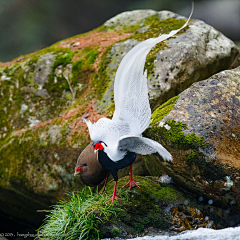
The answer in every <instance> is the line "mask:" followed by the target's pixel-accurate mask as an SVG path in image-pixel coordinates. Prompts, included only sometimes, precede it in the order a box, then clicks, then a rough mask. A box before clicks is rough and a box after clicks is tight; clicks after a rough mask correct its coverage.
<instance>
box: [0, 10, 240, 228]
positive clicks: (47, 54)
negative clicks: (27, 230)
mask: <svg viewBox="0 0 240 240" xmlns="http://www.w3.org/2000/svg"><path fill="white" fill-rule="evenodd" d="M185 20H186V18H184V17H181V16H178V15H176V14H174V13H171V12H168V11H163V12H156V11H152V10H150V11H149V10H141V11H133V12H128V13H123V14H121V15H118V16H117V17H116V18H113V19H111V20H109V21H108V22H106V23H105V24H104V25H102V26H101V27H99V28H97V29H95V30H93V31H91V32H89V33H85V34H82V35H78V36H75V37H72V38H70V39H66V40H63V41H60V42H58V43H56V44H54V45H52V46H50V47H48V48H46V49H43V50H40V51H38V52H35V53H32V54H28V55H25V56H21V57H19V58H17V59H15V60H13V61H12V62H8V63H0V95H1V101H0V113H1V114H0V165H1V168H0V202H1V204H0V211H2V212H3V213H4V214H6V215H10V216H13V217H15V218H18V219H22V218H23V216H24V221H25V222H28V223H30V224H31V223H32V219H35V220H36V219H37V217H36V210H39V208H40V210H41V209H44V208H47V206H48V205H49V204H53V203H55V202H56V201H57V200H59V199H60V198H61V197H63V196H64V193H65V192H66V191H71V190H76V189H79V188H82V187H83V184H81V182H80V180H79V179H74V178H73V172H74V166H75V163H76V160H77V157H78V155H79V154H80V152H81V150H82V149H83V148H84V147H85V146H86V145H87V144H88V143H89V141H90V139H89V136H88V132H87V128H86V126H85V124H83V122H82V120H81V119H82V116H83V115H84V116H85V117H88V118H89V119H90V120H92V121H96V120H97V119H99V118H100V117H101V116H106V117H111V116H112V114H113V111H114V103H113V82H114V75H115V72H116V69H117V67H118V65H119V63H120V61H121V59H122V58H123V56H124V55H125V54H126V53H127V52H128V51H129V50H130V49H131V48H132V47H133V46H134V45H136V44H137V43H138V42H140V41H142V40H145V39H147V38H149V37H156V36H158V35H159V34H160V33H168V32H170V31H171V30H173V29H177V28H179V27H181V26H182V25H183V24H184V23H185ZM238 64H239V50H238V48H237V47H236V46H235V45H234V44H233V42H232V41H231V40H229V39H227V38H226V37H225V36H223V35H222V34H221V33H219V32H217V31H216V30H215V29H213V28H212V27H210V26H208V25H207V24H205V23H203V22H201V21H197V20H196V21H195V20H192V21H191V22H190V24H189V26H188V27H187V28H185V29H184V30H182V31H181V32H180V33H179V34H178V35H176V36H175V37H174V38H172V39H170V40H167V41H165V42H163V43H160V44H158V45H157V46H156V47H155V48H154V49H153V50H152V51H151V52H150V54H149V55H148V57H147V61H146V69H148V77H149V89H150V92H149V94H150V96H151V104H152V107H153V108H156V107H157V106H158V104H159V103H162V102H163V101H165V100H168V99H169V98H171V97H172V96H175V94H178V93H179V92H181V91H183V90H184V89H185V88H187V87H189V86H190V84H191V83H193V82H196V81H199V80H202V79H204V78H206V77H209V76H211V75H212V74H214V73H216V72H219V71H221V70H223V69H229V68H233V67H235V66H237V65H238ZM139 164H140V165H139V166H141V170H139V168H137V167H136V168H135V170H136V171H135V173H138V174H144V173H145V172H146V170H145V169H144V168H143V165H142V162H141V160H140V161H139ZM6 199H7V200H6ZM6 202H7V203H6ZM23 202H27V207H26V209H25V208H22V205H23ZM2 203H3V204H2ZM39 203H41V204H40V205H38V204H39ZM6 204H7V206H8V207H5V206H6ZM12 206H15V207H14V208H13V207H12ZM16 209H17V211H16ZM21 209H24V210H21ZM40 218H41V217H40ZM40 218H39V219H40Z"/></svg>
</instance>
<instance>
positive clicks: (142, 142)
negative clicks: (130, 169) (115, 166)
mask: <svg viewBox="0 0 240 240" xmlns="http://www.w3.org/2000/svg"><path fill="white" fill-rule="evenodd" d="M118 148H119V150H120V151H130V152H135V153H138V154H142V155H148V154H152V153H155V152H158V154H159V155H160V156H161V157H162V158H163V159H164V160H167V161H172V155H171V154H170V153H169V152H168V151H167V150H166V149H165V148H164V147H163V146H162V145H161V144H160V143H158V142H156V141H154V140H152V139H149V138H145V137H140V136H123V137H121V138H120V141H119V145H118Z"/></svg>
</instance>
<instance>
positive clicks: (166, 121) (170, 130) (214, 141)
mask: <svg viewBox="0 0 240 240" xmlns="http://www.w3.org/2000/svg"><path fill="white" fill-rule="evenodd" d="M164 108H165V110H166V108H168V110H169V112H168V113H166V112H165V113H164ZM157 111H158V112H157ZM164 114H165V116H164ZM152 123H153V126H152V128H149V130H147V132H146V135H147V136H152V137H153V136H155V139H159V141H160V142H162V143H163V145H164V146H166V148H167V149H168V150H169V151H170V152H171V153H172V155H173V159H174V160H173V162H172V163H171V164H168V163H163V162H162V161H160V160H159V158H158V156H157V155H156V156H150V158H149V159H148V156H147V157H146V158H147V165H148V170H149V171H150V173H151V170H150V168H152V171H153V169H154V168H157V169H158V170H159V171H162V170H163V169H164V170H165V171H166V172H167V173H168V175H169V176H171V177H172V178H173V179H174V181H175V182H177V183H178V184H180V185H182V186H184V187H185V188H188V189H189V190H191V191H193V192H196V193H198V194H202V195H203V196H206V197H207V198H208V199H212V200H213V201H216V202H218V203H219V204H223V205H224V206H225V207H226V206H228V207H233V208H236V209H238V210H239V209H240V205H239V203H240V201H239V191H240V189H239V181H240V176H239V167H240V165H239V161H240V138H239V137H240V125H239V123H240V68H239V67H238V68H236V69H233V70H229V71H223V72H220V73H218V74H216V75H214V76H212V77H211V78H209V79H207V80H204V81H201V82H198V83H195V84H193V85H192V86H191V87H190V88H188V89H187V90H185V91H184V92H182V93H181V94H180V95H179V96H178V98H175V100H174V99H173V100H172V102H171V103H170V102H169V105H168V106H167V105H165V107H164V106H163V107H162V109H161V107H160V108H159V109H158V110H156V112H155V114H153V122H152ZM151 159H153V161H154V162H155V163H156V164H152V166H151ZM158 164H160V165H161V166H162V167H160V165H158ZM160 169H161V170H160ZM155 174H156V172H155Z"/></svg>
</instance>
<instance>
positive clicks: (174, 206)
mask: <svg viewBox="0 0 240 240" xmlns="http://www.w3.org/2000/svg"><path fill="white" fill-rule="evenodd" d="M128 180H129V177H124V178H121V179H120V180H119V181H118V190H117V192H118V194H119V195H118V196H119V198H118V199H116V200H115V201H114V203H113V204H112V203H111V202H108V203H106V201H107V200H108V199H109V198H110V197H111V195H112V190H113V185H114V184H113V182H112V183H110V184H108V185H107V192H106V193H103V194H100V195H99V194H97V195H95V194H94V193H92V192H91V191H89V189H87V188H86V189H85V191H81V192H75V193H71V194H70V195H69V197H70V198H69V200H68V201H64V202H60V203H59V204H57V205H56V206H54V209H53V210H51V213H50V214H49V216H48V218H47V219H46V221H45V223H44V224H43V225H42V227H41V228H40V229H39V234H40V237H39V239H59V236H61V235H62V234H63V231H64V234H63V236H64V237H69V238H70V237H71V238H72V239H92V240H93V239H98V238H111V237H121V238H127V237H133V236H141V235H145V234H146V233H151V234H154V233H159V232H165V231H168V232H172V231H177V232H181V231H184V230H192V229H195V228H198V227H211V228H216V227H217V226H216V225H215V224H214V221H215V220H216V219H218V220H219V219H220V216H218V215H217V214H216V212H217V211H216V212H213V211H212V213H211V211H209V210H210V209H208V208H206V207H205V205H203V204H201V203H200V202H199V203H197V202H196V201H195V200H193V199H192V198H191V196H190V195H189V194H184V193H182V192H181V191H180V190H178V189H177V188H176V187H175V186H174V185H172V184H170V185H169V184H165V183H161V182H160V178H156V177H155V178H154V177H139V176H134V180H135V181H136V182H137V184H139V186H140V188H137V187H133V188H132V189H131V190H130V191H129V190H128V188H124V187H123V186H124V184H125V183H126V182H128ZM187 195H188V196H187ZM207 216H208V217H207ZM63 218H64V219H65V221H59V219H63ZM220 222H221V221H220V220H219V226H218V227H222V226H223V225H224V224H226V223H224V221H222V222H221V224H222V225H221V224H220ZM64 237H63V238H60V239H64Z"/></svg>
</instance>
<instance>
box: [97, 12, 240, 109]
mask: <svg viewBox="0 0 240 240" xmlns="http://www.w3.org/2000/svg"><path fill="white" fill-rule="evenodd" d="M141 14H142V10H139V12H138V11H133V12H132V15H130V13H129V12H126V13H122V14H119V15H117V16H116V17H114V18H113V19H110V20H108V21H107V22H106V23H105V26H107V27H111V29H113V28H114V29H118V30H120V29H123V28H124V27H126V25H127V26H131V27H132V28H133V27H136V22H135V21H134V20H132V18H131V16H138V18H139V26H140V27H141V28H140V29H137V34H135V35H133V37H132V38H130V39H127V40H126V41H121V42H119V43H116V44H114V45H113V46H112V48H111V51H110V52H109V54H108V59H109V62H108V64H107V66H106V72H107V77H108V78H109V79H110V82H109V85H108V87H107V90H106V91H105V93H104V94H103V98H102V99H101V101H100V102H98V103H99V104H101V103H102V104H101V105H100V107H98V108H97V109H99V110H101V107H103V106H104V107H105V108H106V107H108V106H109V105H111V104H112V99H113V83H114V81H113V80H114V76H115V75H114V74H113V72H115V71H116V69H117V67H118V64H119V63H120V61H121V59H122V58H123V57H124V55H125V54H126V53H127V52H128V51H129V50H130V49H131V48H132V47H133V46H135V45H136V44H137V43H138V42H139V41H141V40H145V39H146V38H149V37H156V36H158V35H159V29H164V31H168V30H167V29H166V26H171V27H173V26H175V28H177V26H178V27H180V26H181V24H182V23H183V22H184V21H183V19H186V18H184V17H181V16H179V15H177V14H175V13H172V12H169V11H161V12H156V13H155V15H152V16H150V17H148V18H144V19H143V20H140V17H139V16H141ZM147 14H149V15H150V14H153V12H152V11H146V12H145V15H147ZM145 15H144V16H145ZM125 17H126V18H127V20H126V18H125ZM173 19H175V20H174V21H173ZM159 20H160V21H159ZM125 21H127V23H126V22H125ZM144 21H145V22H144ZM110 23H111V24H110ZM125 24H126V25H125ZM239 64H240V55H239V49H238V47H236V45H235V44H234V43H233V42H232V41H231V40H229V39H228V38H227V37H225V36H224V35H223V34H222V33H220V32H218V31H217V30H216V29H214V28H213V27H211V26H209V25H207V24H206V23H204V22H203V21H199V20H194V21H192V22H191V23H190V25H189V27H188V28H186V29H185V30H184V31H182V32H181V34H180V35H177V36H175V37H174V38H171V39H169V40H167V41H164V43H160V44H157V45H156V47H155V48H154V49H153V50H152V51H151V53H150V54H149V56H148V58H147V60H146V64H145V68H146V69H147V70H148V79H149V81H148V86H149V96H150V99H151V105H152V107H153V108H156V107H157V106H159V104H162V103H164V102H165V101H166V100H168V99H169V98H171V97H174V96H176V95H177V94H179V93H180V92H182V91H183V90H185V89H186V88H188V87H189V86H191V84H192V83H194V82H197V81H200V80H203V79H206V78H208V77H210V76H212V75H213V74H215V73H217V72H220V71H222V70H225V69H231V68H234V67H237V66H238V65H239ZM106 103H107V105H106Z"/></svg>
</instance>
